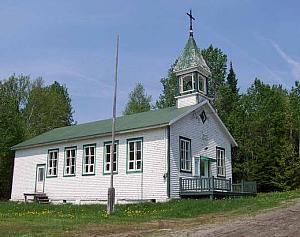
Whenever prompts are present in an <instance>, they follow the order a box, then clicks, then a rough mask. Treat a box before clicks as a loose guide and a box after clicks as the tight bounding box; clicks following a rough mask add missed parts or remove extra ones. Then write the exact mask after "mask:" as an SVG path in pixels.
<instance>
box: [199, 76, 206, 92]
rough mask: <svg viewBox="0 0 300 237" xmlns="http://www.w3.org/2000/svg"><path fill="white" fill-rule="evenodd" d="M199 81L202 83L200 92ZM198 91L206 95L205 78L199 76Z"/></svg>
mask: <svg viewBox="0 0 300 237" xmlns="http://www.w3.org/2000/svg"><path fill="white" fill-rule="evenodd" d="M200 81H203V90H200ZM198 91H201V92H203V93H204V94H206V78H205V77H204V76H202V75H200V74H198Z"/></svg>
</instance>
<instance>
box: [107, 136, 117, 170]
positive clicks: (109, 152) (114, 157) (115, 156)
mask: <svg viewBox="0 0 300 237" xmlns="http://www.w3.org/2000/svg"><path fill="white" fill-rule="evenodd" d="M104 146H105V149H104V150H105V154H104V157H105V160H104V167H105V169H104V172H105V173H110V172H111V167H113V171H114V172H117V152H118V151H117V149H118V144H117V142H116V143H115V144H114V154H113V159H112V161H113V163H112V162H111V151H112V144H111V143H105V145H104Z"/></svg>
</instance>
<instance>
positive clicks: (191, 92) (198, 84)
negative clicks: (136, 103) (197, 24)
mask: <svg viewBox="0 0 300 237" xmlns="http://www.w3.org/2000/svg"><path fill="white" fill-rule="evenodd" d="M187 15H188V16H189V18H190V32H189V38H188V41H187V43H186V45H185V47H184V49H183V51H182V53H181V55H180V56H179V58H178V59H177V63H176V65H175V67H174V72H175V73H176V77H177V96H176V97H175V98H176V107H177V108H181V107H185V106H190V105H196V104H198V103H200V102H201V101H203V100H205V99H208V97H207V89H208V88H207V86H208V83H207V82H208V81H207V80H208V78H209V77H210V76H211V72H210V70H209V67H208V66H207V64H206V62H205V60H204V59H203V57H202V55H201V51H200V49H199V48H198V46H197V44H196V41H195V39H194V34H193V20H195V18H194V17H193V16H192V10H190V12H189V13H187Z"/></svg>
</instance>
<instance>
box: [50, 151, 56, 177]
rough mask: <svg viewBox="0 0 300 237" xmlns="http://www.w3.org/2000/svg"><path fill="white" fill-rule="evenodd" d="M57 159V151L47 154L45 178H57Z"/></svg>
mask: <svg viewBox="0 0 300 237" xmlns="http://www.w3.org/2000/svg"><path fill="white" fill-rule="evenodd" d="M57 159H58V150H51V151H49V152H48V169H47V176H49V177H50V176H57Z"/></svg>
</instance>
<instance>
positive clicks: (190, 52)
mask: <svg viewBox="0 0 300 237" xmlns="http://www.w3.org/2000/svg"><path fill="white" fill-rule="evenodd" d="M199 66H201V67H203V68H204V69H205V70H208V72H210V70H209V67H208V66H207V64H206V62H205V60H204V59H203V57H202V55H201V52H200V50H199V48H198V46H197V44H196V41H195V39H194V37H193V36H190V37H189V39H188V42H187V43H186V45H185V47H184V49H183V51H182V53H181V55H180V56H179V58H178V60H177V63H176V65H175V67H174V71H181V70H185V69H189V68H194V67H199Z"/></svg>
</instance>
